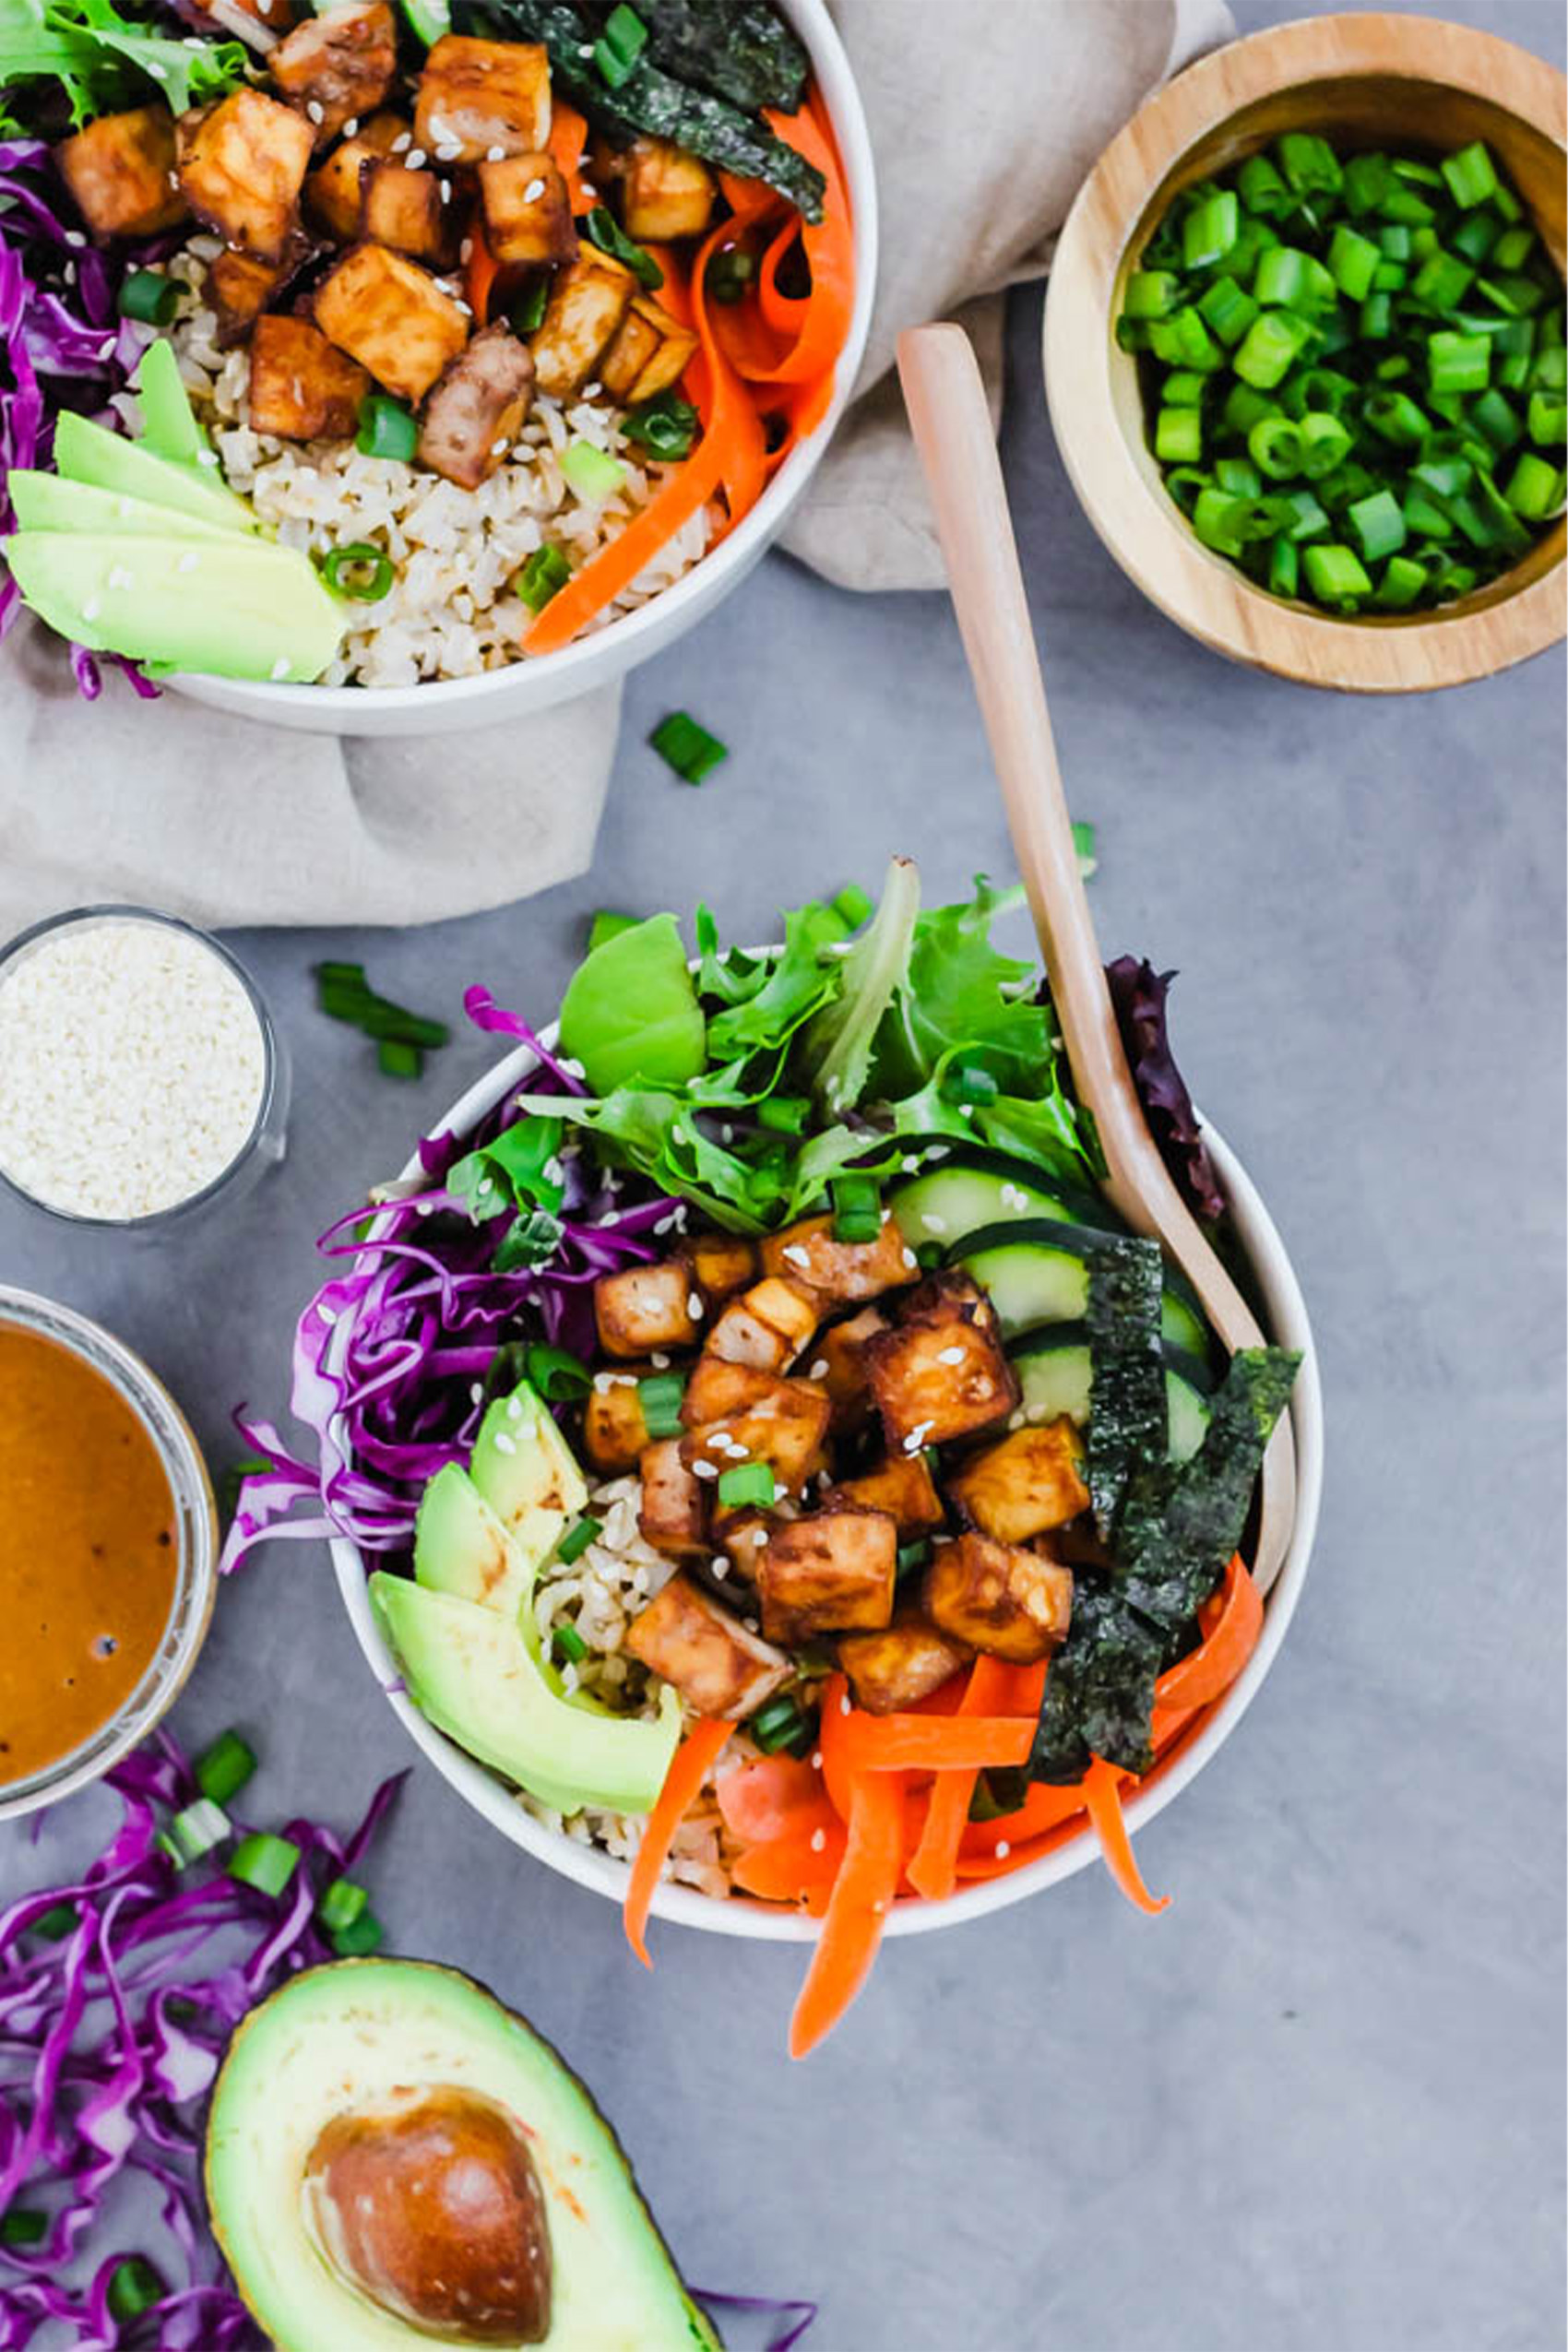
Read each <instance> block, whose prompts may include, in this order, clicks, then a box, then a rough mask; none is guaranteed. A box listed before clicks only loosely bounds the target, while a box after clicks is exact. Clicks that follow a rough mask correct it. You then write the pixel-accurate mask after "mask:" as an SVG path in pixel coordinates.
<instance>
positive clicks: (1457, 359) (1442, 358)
mask: <svg viewBox="0 0 1568 2352" xmlns="http://www.w3.org/2000/svg"><path fill="white" fill-rule="evenodd" d="M1490 374H1491V344H1490V343H1489V342H1488V341H1487V339H1486V337H1485V336H1484V335H1455V334H1454V333H1452V332H1451V331H1449V330H1448V329H1447V328H1441V329H1440V330H1439V331H1438V332H1437V333H1436V334H1435V335H1429V336H1428V337H1427V387H1428V389H1429V390H1430V391H1431V392H1434V393H1437V392H1480V391H1484V390H1485V388H1486V384H1487V379H1488V376H1489V375H1490Z"/></svg>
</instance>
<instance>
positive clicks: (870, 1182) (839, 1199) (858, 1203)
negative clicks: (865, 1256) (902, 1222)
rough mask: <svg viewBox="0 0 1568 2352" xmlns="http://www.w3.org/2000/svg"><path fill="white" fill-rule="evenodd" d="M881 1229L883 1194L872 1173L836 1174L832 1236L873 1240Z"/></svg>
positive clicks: (842, 1239) (853, 1239)
mask: <svg viewBox="0 0 1568 2352" xmlns="http://www.w3.org/2000/svg"><path fill="white" fill-rule="evenodd" d="M881 1230H882V1194H881V1192H880V1190H879V1189H878V1186H877V1182H876V1179H875V1178H874V1177H873V1176H856V1175H848V1176H838V1177H836V1178H835V1180H834V1183H833V1238H834V1240H835V1241H875V1240H876V1238H877V1235H878V1234H879V1233H880V1232H881Z"/></svg>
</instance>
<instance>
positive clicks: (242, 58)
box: [0, 0, 250, 128]
mask: <svg viewBox="0 0 1568 2352" xmlns="http://www.w3.org/2000/svg"><path fill="white" fill-rule="evenodd" d="M249 63H250V60H249V57H248V54H247V53H246V50H245V47H244V42H238V41H217V42H214V41H202V40H199V39H197V37H196V35H195V34H189V35H184V34H170V33H167V32H163V31H160V30H158V29H157V28H156V27H154V26H152V25H149V24H147V23H145V22H143V21H141V20H139V19H138V18H137V17H135V16H134V15H132V16H128V17H127V16H125V15H123V14H122V13H121V12H120V10H118V9H117V8H115V7H114V6H113V0H0V89H9V88H10V86H11V85H12V84H13V83H16V82H19V81H27V80H31V79H34V78H47V79H49V80H53V81H58V82H61V83H62V84H63V85H64V86H65V94H66V97H67V98H68V100H69V101H70V108H71V121H72V123H73V125H76V126H77V128H79V127H80V126H81V125H82V124H84V123H88V122H90V121H91V120H92V119H93V117H94V116H95V115H98V114H103V113H112V112H113V111H114V110H115V109H116V108H117V107H120V106H124V105H126V104H128V103H137V102H142V101H145V100H146V98H147V96H148V92H147V90H146V89H144V88H139V87H138V86H137V78H136V77H137V76H140V77H145V78H146V79H147V80H149V81H152V82H154V83H156V84H157V87H158V89H159V92H160V94H161V96H162V97H163V98H165V99H166V100H167V101H168V102H169V104H170V106H171V107H172V109H173V111H174V113H176V114H183V113H185V111H186V110H187V108H189V107H192V106H200V105H203V104H205V103H206V101H208V99H213V98H219V97H221V96H222V94H223V92H224V91H225V90H229V89H232V88H233V87H234V85H235V84H236V83H237V82H241V81H244V78H245V75H246V71H247V68H248V66H249ZM127 69H129V70H127ZM4 126H5V127H10V128H15V127H16V125H15V124H14V122H13V121H12V118H11V116H10V114H9V113H8V112H7V113H6V117H5V125H4Z"/></svg>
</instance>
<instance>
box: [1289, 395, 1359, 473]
mask: <svg viewBox="0 0 1568 2352" xmlns="http://www.w3.org/2000/svg"><path fill="white" fill-rule="evenodd" d="M1349 447H1350V432H1349V427H1348V425H1346V424H1344V423H1342V422H1341V421H1340V419H1339V418H1338V417H1336V416H1333V415H1331V414H1330V413H1329V411H1328V410H1326V409H1309V410H1308V411H1307V413H1306V415H1305V416H1304V417H1303V418H1302V419H1301V471H1302V473H1303V474H1305V476H1306V478H1307V480H1308V481H1322V480H1323V478H1324V475H1325V474H1331V473H1332V472H1333V471H1334V469H1335V467H1336V466H1337V465H1338V464H1339V463H1340V462H1341V460H1342V459H1343V458H1344V457H1346V455H1347V454H1348V450H1349Z"/></svg>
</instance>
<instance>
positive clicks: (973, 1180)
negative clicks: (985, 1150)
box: [889, 1160, 1072, 1249]
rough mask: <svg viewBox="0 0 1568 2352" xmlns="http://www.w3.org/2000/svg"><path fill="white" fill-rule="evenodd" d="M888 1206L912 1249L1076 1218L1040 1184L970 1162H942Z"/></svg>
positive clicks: (949, 1244)
mask: <svg viewBox="0 0 1568 2352" xmlns="http://www.w3.org/2000/svg"><path fill="white" fill-rule="evenodd" d="M889 1206H890V1207H891V1209H892V1211H893V1218H894V1222H895V1223H896V1224H897V1228H898V1230H899V1232H900V1233H901V1234H902V1235H903V1237H904V1239H905V1241H907V1242H908V1243H909V1247H910V1248H911V1249H918V1248H919V1247H920V1245H921V1243H922V1242H926V1241H940V1242H941V1243H942V1245H943V1247H944V1249H950V1248H951V1247H952V1245H953V1243H954V1242H955V1241H963V1240H964V1239H965V1238H966V1237H967V1236H968V1234H970V1233H978V1232H979V1231H980V1229H981V1227H982V1226H991V1225H1005V1224H1009V1223H1011V1222H1012V1221H1013V1220H1014V1219H1015V1218H1034V1219H1036V1220H1039V1219H1040V1218H1055V1219H1056V1220H1057V1221H1058V1222H1065V1221H1066V1220H1067V1219H1069V1218H1071V1216H1072V1211H1071V1210H1070V1209H1069V1208H1068V1207H1067V1206H1066V1205H1065V1203H1063V1202H1062V1201H1060V1200H1058V1199H1057V1198H1056V1196H1055V1194H1052V1193H1048V1192H1046V1191H1045V1190H1044V1189H1043V1188H1042V1187H1041V1186H1040V1185H1039V1184H1038V1183H1035V1182H1030V1181H1029V1180H1028V1179H1027V1178H1025V1177H1023V1176H1019V1175H1014V1174H1012V1173H1011V1172H1009V1171H1008V1170H1005V1169H1001V1168H982V1167H980V1166H979V1165H978V1164H977V1163H975V1162H972V1161H969V1160H944V1162H943V1163H942V1164H941V1165H940V1166H939V1167H936V1168H932V1170H930V1172H929V1173H928V1174H926V1175H924V1176H916V1177H913V1178H911V1180H910V1182H909V1183H907V1184H900V1185H899V1187H898V1189H897V1192H896V1193H895V1194H893V1197H892V1199H891V1201H890V1203H889Z"/></svg>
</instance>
